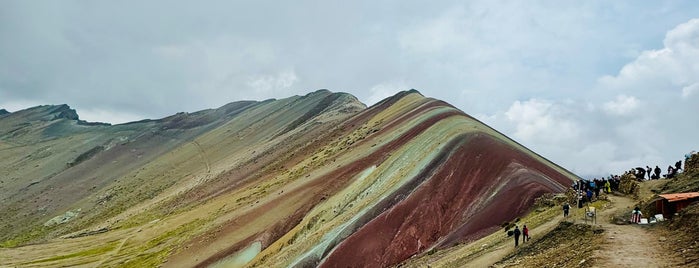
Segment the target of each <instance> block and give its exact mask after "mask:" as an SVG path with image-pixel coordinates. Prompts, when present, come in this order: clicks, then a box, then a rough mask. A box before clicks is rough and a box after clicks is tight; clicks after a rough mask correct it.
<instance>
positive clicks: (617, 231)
mask: <svg viewBox="0 0 699 268" xmlns="http://www.w3.org/2000/svg"><path fill="white" fill-rule="evenodd" d="M609 199H610V200H611V201H612V206H613V207H612V208H611V209H608V210H604V211H601V212H600V214H599V217H598V218H597V219H598V220H599V222H598V223H599V225H600V226H601V227H602V228H603V229H604V230H605V232H604V236H605V240H606V241H607V242H606V243H604V244H602V248H601V249H600V250H598V251H596V252H595V255H594V257H593V258H595V259H596V260H597V261H596V264H595V265H594V266H593V267H677V266H678V265H679V264H681V263H683V261H682V260H679V259H677V258H676V257H673V256H674V255H673V254H671V252H669V251H668V250H667V249H666V248H665V247H663V246H662V244H661V243H663V242H664V241H662V240H663V238H662V237H656V236H653V234H651V233H650V232H649V231H648V230H647V228H650V227H649V226H643V225H638V224H626V225H618V224H615V223H612V222H611V219H612V217H613V216H614V215H619V214H621V213H623V212H625V211H631V210H632V209H633V207H634V205H635V204H636V202H635V201H634V200H633V199H630V198H628V197H625V196H613V195H610V196H609Z"/></svg>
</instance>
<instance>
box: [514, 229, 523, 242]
mask: <svg viewBox="0 0 699 268" xmlns="http://www.w3.org/2000/svg"><path fill="white" fill-rule="evenodd" d="M521 234H522V232H520V231H519V227H517V225H515V247H518V246H519V235H521Z"/></svg>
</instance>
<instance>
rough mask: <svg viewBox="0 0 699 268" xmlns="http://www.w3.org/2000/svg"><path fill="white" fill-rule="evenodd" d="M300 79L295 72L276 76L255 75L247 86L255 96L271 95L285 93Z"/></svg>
mask: <svg viewBox="0 0 699 268" xmlns="http://www.w3.org/2000/svg"><path fill="white" fill-rule="evenodd" d="M298 80H299V78H298V77H297V76H296V73H295V72H294V71H293V70H290V71H282V72H280V73H278V74H276V75H254V76H252V77H251V78H250V79H249V80H248V82H247V85H248V86H249V87H250V88H251V89H252V90H253V91H254V92H255V95H269V93H270V92H280V91H281V92H283V91H287V90H288V89H290V88H291V87H292V86H293V85H294V84H295V83H296V82H297V81H298Z"/></svg>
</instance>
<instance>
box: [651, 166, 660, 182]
mask: <svg viewBox="0 0 699 268" xmlns="http://www.w3.org/2000/svg"><path fill="white" fill-rule="evenodd" d="M653 172H654V173H655V178H656V179H660V168H659V167H658V166H655V169H654V170H653Z"/></svg>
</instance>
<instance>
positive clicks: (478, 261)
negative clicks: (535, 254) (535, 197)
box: [468, 215, 563, 267]
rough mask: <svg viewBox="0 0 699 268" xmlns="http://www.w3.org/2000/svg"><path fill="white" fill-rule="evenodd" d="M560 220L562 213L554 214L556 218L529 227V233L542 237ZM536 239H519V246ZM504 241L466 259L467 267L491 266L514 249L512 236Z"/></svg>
mask: <svg viewBox="0 0 699 268" xmlns="http://www.w3.org/2000/svg"><path fill="white" fill-rule="evenodd" d="M562 220H563V215H559V216H556V218H554V219H552V220H550V221H547V222H545V223H544V224H542V225H539V226H537V227H535V228H531V229H529V235H530V236H532V237H542V236H544V234H546V233H548V232H550V231H552V230H553V229H554V228H556V226H558V224H559V223H560V222H561V221H562ZM536 240H537V239H532V240H531V241H527V242H525V243H522V241H520V246H525V245H526V243H536ZM506 241H507V242H505V243H501V244H500V245H498V247H497V248H496V249H495V250H493V251H489V252H487V253H485V254H483V255H480V256H478V257H476V258H474V259H473V260H470V261H468V267H491V266H493V265H494V264H495V263H496V262H498V261H500V260H502V259H504V258H505V257H506V256H507V255H509V254H510V253H512V252H514V251H515V247H514V243H515V241H514V240H513V238H509V239H507V240H506Z"/></svg>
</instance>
